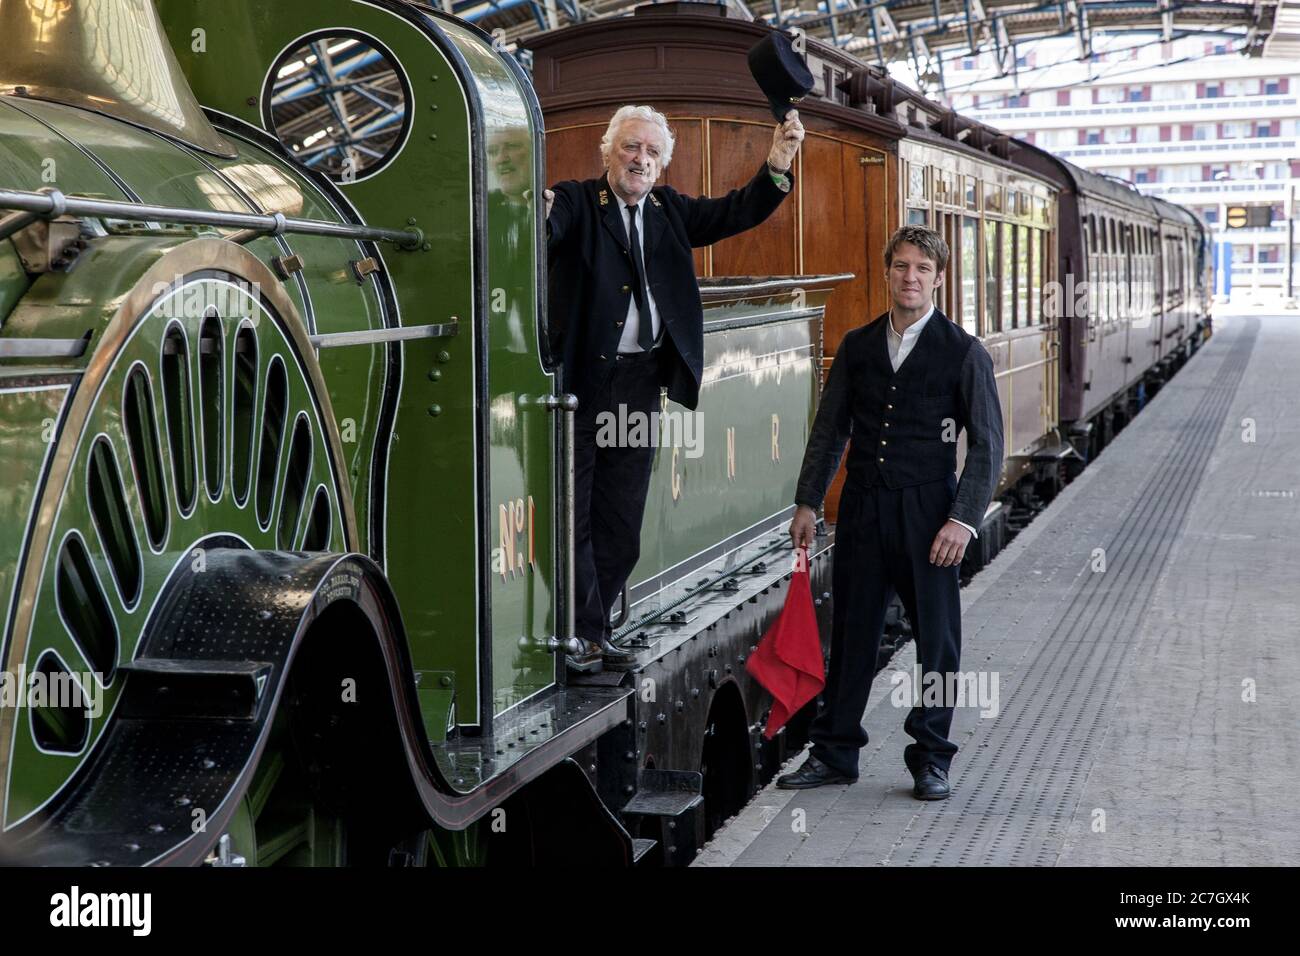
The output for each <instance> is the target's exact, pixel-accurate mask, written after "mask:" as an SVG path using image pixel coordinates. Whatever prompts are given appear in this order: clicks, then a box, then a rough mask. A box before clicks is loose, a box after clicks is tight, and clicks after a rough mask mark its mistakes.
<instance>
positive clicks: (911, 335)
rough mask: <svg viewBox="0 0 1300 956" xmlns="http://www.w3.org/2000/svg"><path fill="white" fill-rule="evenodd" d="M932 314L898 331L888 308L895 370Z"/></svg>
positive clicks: (931, 310) (889, 335) (890, 346)
mask: <svg viewBox="0 0 1300 956" xmlns="http://www.w3.org/2000/svg"><path fill="white" fill-rule="evenodd" d="M932 315H934V306H933V305H932V306H930V311H929V312H927V313H925V315H923V316H921V318H919V319H917V320H916V321H915V322H913V323H912V324H911V325H909V326H908V327H907V328H905V329H904V330H903V331H902V332H899V331H898V330H897V329H895V328H894V313H893V310H890V313H889V315H888V319H889V329H888V333H889V334H888V336H887V338H888V339H889V362H890V364H891V365H893V366H894V371H895V372H897V371H898V367H899V366H900V365H902V364H903V360H904V359H905V358H907V356H908V354H909V353H910V352H911V351H912V349H913V348H915V346H916V340H917V339H918V338H919V337H920V335H921V329H923V328H925V323H927V322H929V321H930V316H932ZM948 520H949V521H952V522H955V523H956V524H959V525H961V526H962V527H963V528H965V529H966V530H967V531H969V532H970V533H971V537H972V538H978V537H979V532H978V531H976V530H975V529H974V528H972V527H971V526H970V525H968V524H967V523H966V522H964V521H957V519H956V518H949V519H948Z"/></svg>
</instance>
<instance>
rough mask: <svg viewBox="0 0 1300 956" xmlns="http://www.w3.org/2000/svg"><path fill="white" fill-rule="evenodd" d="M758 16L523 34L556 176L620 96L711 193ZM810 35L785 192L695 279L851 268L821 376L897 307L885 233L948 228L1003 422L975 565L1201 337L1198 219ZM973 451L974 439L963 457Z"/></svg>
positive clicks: (740, 170)
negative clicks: (788, 192) (809, 79)
mask: <svg viewBox="0 0 1300 956" xmlns="http://www.w3.org/2000/svg"><path fill="white" fill-rule="evenodd" d="M768 29H769V28H768V27H767V26H765V25H764V24H762V23H755V22H751V21H748V20H744V19H740V18H737V17H735V16H734V15H733V14H732V13H731V12H730V11H728V10H727V9H726V8H725V7H723V6H720V5H719V6H713V5H709V4H692V3H665V4H653V5H644V6H641V7H638V8H636V10H635V13H634V15H633V16H631V17H623V18H617V19H607V20H598V21H593V22H590V23H586V24H580V25H577V26H573V27H568V28H566V29H563V30H557V31H552V32H550V33H546V34H543V35H541V36H539V37H537V38H535V39H534V40H533V41H531V43H530V46H531V50H532V53H533V81H534V84H535V86H536V88H537V91H538V96H539V99H540V101H541V104H542V108H543V112H544V114H545V116H546V122H547V128H548V131H549V136H548V141H547V151H548V169H549V171H550V176H551V178H552V179H553V180H556V179H563V178H585V177H588V176H593V175H597V174H598V173H599V159H598V157H597V155H596V151H595V148H594V143H595V142H596V141H597V140H598V138H599V134H600V132H601V131H602V130H603V127H604V124H605V122H606V121H607V120H608V117H609V115H610V113H611V112H612V111H613V109H614V108H615V107H617V106H618V105H620V104H622V103H625V102H638V103H639V102H648V103H651V104H653V105H655V106H656V107H657V108H659V109H661V110H662V111H664V112H665V113H666V115H667V116H668V118H669V120H670V122H671V123H672V126H673V128H674V130H675V132H676V134H677V137H678V140H677V145H676V149H675V152H674V160H673V163H672V166H671V167H670V168H669V169H668V170H666V171H665V178H666V180H667V181H668V182H670V183H671V184H672V185H673V186H674V187H676V188H678V189H680V190H682V191H684V192H687V193H705V194H714V193H716V192H717V191H719V190H724V189H727V188H730V187H731V186H732V185H734V184H736V183H737V182H739V181H743V180H744V179H745V178H747V177H748V176H749V175H752V169H753V168H754V167H756V166H757V164H758V163H759V162H760V161H761V160H762V156H763V150H764V149H765V140H766V136H767V135H768V130H769V129H770V124H771V114H770V111H769V107H768V105H767V102H766V100H765V99H764V97H763V96H762V95H761V94H760V93H759V91H758V89H757V87H756V86H755V85H754V83H753V80H752V78H751V76H750V74H749V69H748V63H747V58H746V54H747V52H748V50H749V48H750V47H752V46H753V45H754V44H755V43H756V42H757V41H758V40H759V39H760V38H761V37H762V36H763V35H764V33H765V32H766V31H767V30H768ZM804 48H805V49H804V52H805V55H806V58H807V62H808V66H809V69H810V71H811V73H812V75H813V78H814V81H815V85H814V88H813V89H812V91H811V92H810V93H809V94H808V96H807V97H806V98H804V99H803V100H802V101H801V102H799V103H798V104H796V105H797V107H798V109H799V115H800V118H801V120H802V122H803V124H804V126H805V128H806V130H807V136H806V139H805V142H804V146H803V148H802V149H801V150H800V153H799V156H798V157H797V159H796V167H795V173H796V183H797V186H796V188H797V195H795V196H793V197H792V200H793V201H792V202H788V203H786V205H785V206H784V207H783V208H782V209H781V211H780V212H779V213H778V214H777V215H775V216H773V217H771V219H769V220H768V221H767V222H765V223H764V224H763V225H761V226H760V227H758V228H757V229H755V230H752V231H751V232H750V233H747V234H745V235H744V236H743V237H737V238H736V239H731V240H728V241H727V242H723V243H718V244H717V245H715V246H713V247H711V248H710V249H708V250H707V251H703V252H698V253H697V265H698V267H699V270H700V272H701V274H703V275H710V274H714V273H717V272H728V271H752V270H763V269H769V268H770V269H773V270H775V271H796V272H803V271H812V272H828V273H831V272H851V273H853V274H854V275H855V277H856V278H855V280H854V281H853V282H851V283H847V284H845V286H843V287H842V288H841V289H840V290H839V291H837V292H836V293H835V295H834V296H833V297H832V299H831V301H830V302H829V304H828V305H827V311H826V321H825V324H824V326H823V335H822V339H823V346H824V349H823V352H824V355H823V366H822V371H823V375H824V373H825V372H826V371H827V370H828V369H829V365H830V361H831V360H832V359H833V358H834V354H835V350H836V347H837V346H838V344H839V341H840V339H841V338H842V337H843V335H844V333H845V332H847V331H848V330H849V329H852V328H854V327H857V326H859V325H862V324H863V323H864V322H867V321H870V320H871V319H872V318H874V317H875V316H876V315H878V314H880V313H881V312H883V311H885V309H886V308H887V306H888V296H887V290H886V287H885V282H884V265H883V262H881V260H880V256H881V252H882V250H883V249H884V246H885V243H886V241H887V240H888V237H889V235H890V234H891V233H892V232H893V231H894V230H895V229H896V228H897V227H898V226H899V225H900V224H903V223H920V224H924V225H928V226H930V227H932V228H934V229H936V230H938V231H939V232H940V233H941V234H942V235H943V236H944V237H945V239H946V240H947V242H948V245H949V248H950V249H951V250H952V258H951V262H950V264H949V268H948V273H947V277H946V281H945V283H944V285H943V287H942V288H941V292H940V295H939V298H938V300H937V302H936V304H937V305H939V307H940V308H941V309H942V310H943V311H944V312H945V313H946V314H947V315H948V317H949V318H950V319H952V320H953V321H956V322H960V323H961V324H962V325H963V327H964V328H965V329H966V330H967V331H969V332H971V333H972V334H974V335H977V336H978V337H979V338H980V339H981V341H982V342H983V344H984V346H985V348H987V349H988V351H989V353H990V356H991V357H992V359H993V362H994V369H995V374H996V376H997V381H998V391H999V397H1000V398H1001V401H1002V408H1003V415H1004V422H1003V425H1004V434H1005V435H1006V456H1007V457H1006V460H1005V462H1004V467H1003V472H1002V477H1001V481H1000V483H999V487H998V493H997V494H996V495H995V499H994V501H993V503H992V504H991V505H990V507H989V510H988V512H987V514H986V515H985V519H984V524H983V526H982V528H981V531H980V535H979V538H978V539H977V540H976V541H974V542H972V546H971V548H970V549H969V550H968V552H967V557H966V561H965V566H964V572H965V573H966V574H970V573H973V572H974V571H976V570H978V568H979V567H981V566H982V565H983V564H984V563H986V562H987V561H989V560H990V559H991V558H992V556H993V555H994V554H995V553H996V551H997V550H998V549H999V548H1000V547H1001V546H1002V545H1003V543H1004V542H1005V541H1006V540H1007V537H1008V532H1012V531H1014V530H1016V529H1018V528H1019V527H1021V526H1022V525H1023V523H1024V522H1025V521H1026V520H1028V518H1029V517H1030V516H1031V515H1032V513H1033V512H1034V510H1036V508H1037V507H1039V506H1041V503H1042V502H1043V501H1044V500H1047V499H1050V498H1051V497H1052V496H1053V495H1054V494H1055V493H1056V491H1057V490H1058V489H1059V488H1060V487H1061V485H1062V483H1063V482H1065V481H1068V480H1069V478H1070V477H1071V476H1072V475H1073V473H1074V472H1075V471H1076V470H1077V468H1078V467H1080V466H1081V465H1082V464H1083V462H1084V461H1085V460H1086V458H1087V457H1089V456H1090V455H1093V454H1096V452H1097V451H1099V450H1100V448H1101V447H1102V446H1103V445H1104V444H1105V442H1106V441H1108V440H1109V438H1110V436H1111V435H1113V433H1114V431H1115V430H1116V429H1117V428H1119V427H1122V426H1123V423H1124V422H1125V421H1127V419H1128V417H1129V416H1131V415H1132V414H1133V413H1134V411H1136V409H1137V408H1139V407H1140V405H1141V403H1142V402H1143V401H1145V399H1146V397H1147V396H1148V395H1150V394H1152V393H1153V392H1154V390H1155V389H1157V388H1158V387H1159V383H1160V382H1161V381H1163V380H1164V379H1165V378H1166V377H1167V376H1168V375H1169V374H1171V373H1172V372H1173V371H1174V370H1175V369H1176V367H1177V365H1178V364H1179V363H1180V362H1181V361H1182V360H1184V359H1185V358H1186V356H1187V355H1189V354H1190V352H1191V350H1192V349H1193V348H1194V347H1195V345H1196V343H1197V342H1198V341H1199V340H1200V339H1201V338H1202V337H1203V335H1204V333H1205V331H1206V329H1207V328H1208V311H1207V299H1206V296H1205V288H1206V283H1205V275H1204V273H1205V268H1204V264H1205V258H1204V249H1203V241H1204V240H1203V230H1202V229H1201V227H1200V226H1199V224H1198V223H1197V221H1196V220H1195V218H1194V217H1192V216H1191V215H1190V214H1189V213H1187V212H1186V211H1185V210H1182V209H1180V208H1179V207H1177V206H1173V205H1171V204H1169V203H1165V202H1162V201H1159V200H1153V199H1148V198H1145V197H1142V196H1140V195H1139V194H1138V193H1137V192H1136V190H1134V189H1133V188H1132V187H1131V186H1127V185H1124V184H1121V183H1118V182H1116V181H1113V180H1110V179H1107V178H1106V177H1103V176H1099V175H1096V174H1092V173H1088V172H1085V171H1083V170H1080V169H1078V168H1077V167H1073V166H1071V165H1070V164H1068V163H1065V162H1063V161H1061V160H1058V159H1056V158H1054V157H1052V156H1050V155H1049V154H1047V153H1044V152H1042V151H1041V150H1038V149H1036V148H1034V147H1033V146H1031V145H1029V144H1026V143H1021V142H1019V141H1016V140H1013V139H1011V138H1010V137H1009V136H1007V135H1005V134H1002V133H1000V132H999V131H997V130H995V129H992V128H990V127H988V126H985V125H983V124H981V123H979V122H976V121H973V120H971V119H969V118H966V117H963V116H961V115H960V114H958V113H956V112H954V111H952V110H949V109H947V108H946V107H943V106H942V105H940V104H938V103H935V102H933V101H930V100H928V99H926V98H925V97H923V96H922V95H920V94H919V93H917V92H916V91H914V90H910V89H908V88H907V87H905V86H904V85H902V84H901V83H898V82H896V81H895V80H894V79H893V78H891V77H890V76H889V75H888V73H886V72H885V71H883V70H881V69H879V68H877V67H875V66H872V65H869V64H863V63H862V62H861V61H859V60H857V59H855V58H853V57H851V56H849V55H847V54H845V53H843V52H842V51H840V50H838V49H836V48H835V47H833V46H831V45H829V44H826V43H824V42H821V41H819V40H816V39H814V38H812V37H804ZM787 207H788V208H787ZM1089 224H1092V225H1089ZM1085 227H1087V228H1090V229H1092V230H1093V231H1091V232H1089V231H1087V229H1086V228H1085ZM1085 241H1087V242H1089V243H1090V244H1089V245H1088V246H1087V247H1086V249H1085V247H1084V246H1083V245H1082V244H1083V243H1084V242H1085ZM1143 282H1145V283H1146V284H1145V286H1142V283H1143ZM1089 287H1090V288H1091V289H1092V292H1091V295H1090V296H1088V297H1083V298H1080V297H1079V295H1078V293H1077V290H1079V289H1081V288H1089ZM1140 287H1141V292H1142V293H1143V294H1142V295H1141V297H1140V296H1139V289H1140ZM1076 300H1077V301H1078V303H1079V305H1080V307H1081V309H1082V313H1081V314H1080V315H1077V316H1076V315H1075V311H1074V306H1075V303H1076ZM1067 303H1068V305H1069V308H1067V307H1066V306H1067ZM1135 304H1137V305H1140V306H1141V308H1142V309H1144V310H1145V312H1143V313H1142V315H1143V316H1144V317H1139V318H1135V317H1134V315H1133V312H1134V309H1133V306H1134V305H1135ZM1148 324H1150V325H1152V328H1146V327H1145V326H1146V325H1148ZM1139 327H1141V329H1140V330H1139ZM1120 333H1122V334H1120ZM1085 339H1086V340H1087V342H1086V345H1085V343H1084V340H1085ZM1156 339H1159V341H1158V342H1156V341H1155V340H1156ZM1094 426H1096V427H1094ZM963 452H964V438H963V449H962V450H961V451H959V459H958V461H959V464H960V461H961V460H962V457H963ZM839 480H842V474H841V479H837V484H836V485H835V486H833V487H832V491H831V494H829V495H828V496H827V502H826V509H825V513H826V517H827V519H828V520H830V521H833V520H834V516H835V512H836V505H837V501H838V494H837V492H838V481H839Z"/></svg>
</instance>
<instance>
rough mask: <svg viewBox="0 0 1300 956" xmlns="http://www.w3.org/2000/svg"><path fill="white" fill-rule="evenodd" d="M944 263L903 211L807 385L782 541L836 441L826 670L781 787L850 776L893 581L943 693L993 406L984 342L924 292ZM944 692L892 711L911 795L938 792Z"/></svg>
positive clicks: (991, 477) (954, 655)
mask: <svg viewBox="0 0 1300 956" xmlns="http://www.w3.org/2000/svg"><path fill="white" fill-rule="evenodd" d="M947 264H948V246H947V243H945V242H944V240H943V238H942V237H941V236H940V235H939V234H938V233H937V232H934V231H933V230H931V229H926V228H925V227H923V226H904V227H903V228H901V229H899V230H898V231H897V232H896V233H894V235H893V237H892V238H891V239H890V240H889V244H888V245H887V246H886V247H885V275H886V280H887V281H888V284H889V292H890V296H891V297H892V299H893V307H892V308H891V309H890V311H889V312H886V313H885V314H884V315H882V316H879V317H878V318H877V319H876V320H875V321H873V322H870V323H868V324H867V325H864V326H861V327H859V328H856V329H853V330H852V331H851V332H849V333H848V334H847V335H845V336H844V340H843V341H842V342H841V344H840V347H839V350H838V351H837V352H836V353H835V360H834V362H833V363H832V364H831V370H830V374H829V376H828V377H827V381H826V387H825V389H824V390H823V392H822V397H821V404H820V406H819V407H818V410H817V417H816V419H815V421H814V424H813V429H812V434H811V435H810V436H809V439H808V447H807V449H806V451H805V452H804V458H803V467H802V470H801V471H800V475H799V484H798V488H797V490H796V493H795V503H796V505H797V506H798V507H797V509H796V511H795V517H794V521H793V522H792V523H791V525H790V537H791V539H792V541H793V544H794V546H795V547H796V548H799V547H806V546H808V545H811V543H812V539H813V532H814V528H815V526H816V523H817V509H818V508H820V507H821V504H822V499H823V498H824V497H825V494H826V490H827V488H828V487H829V486H830V483H831V479H832V478H833V477H834V476H835V472H836V470H837V469H838V468H839V464H840V457H841V455H842V453H843V451H844V446H845V444H846V443H848V444H849V454H848V463H847V472H848V476H847V480H846V481H845V484H844V491H843V493H842V495H841V497H840V505H839V517H838V522H837V524H836V526H835V553H834V565H833V569H832V585H831V586H832V597H833V608H834V610H833V615H832V621H833V623H832V630H831V657H830V671H829V674H828V675H827V680H826V688H825V691H824V694H823V697H824V700H825V703H826V706H825V709H824V710H823V711H822V712H821V713H820V714H819V715H818V717H817V719H816V720H815V721H814V722H813V725H812V730H811V737H812V743H813V746H812V753H811V754H810V755H809V757H808V759H807V760H806V761H805V762H804V764H803V766H802V767H800V768H799V769H798V770H797V771H795V772H794V773H789V774H785V775H784V776H782V777H780V778H779V779H778V780H777V786H778V787H781V788H783V789H804V788H808V787H819V786H823V785H825V784H836V783H853V782H854V781H855V780H857V777H858V752H859V750H861V748H862V747H864V746H866V743H867V733H866V731H865V729H863V727H862V716H863V713H864V712H865V710H866V705H867V695H868V693H869V691H870V689H871V681H872V678H873V677H874V676H875V672H876V657H877V654H878V651H879V648H880V638H881V633H882V631H883V629H884V622H885V611H886V608H887V607H888V606H889V603H890V600H891V599H892V597H893V595H894V594H895V593H897V594H898V595H899V597H900V598H901V599H902V602H903V607H904V609H905V610H906V611H907V616H908V620H909V621H911V623H912V632H913V634H914V635H915V638H916V645H917V656H918V658H919V661H920V664H921V668H922V670H923V671H924V672H925V674H926V675H937V678H938V679H941V681H942V683H941V686H942V687H943V688H944V691H945V695H947V694H948V693H949V689H950V688H951V687H952V686H953V685H952V681H953V678H954V677H955V675H956V674H957V673H958V671H959V670H960V667H961V597H960V594H959V581H958V570H959V568H960V566H961V560H962V557H963V556H964V555H965V553H966V546H967V544H968V543H969V542H970V540H971V538H972V536H975V535H977V534H978V528H979V526H980V522H981V520H982V519H983V517H984V512H985V509H986V508H987V507H988V504H989V499H990V498H991V497H992V495H993V492H994V491H995V490H996V489H997V484H998V480H999V478H1000V477H1001V473H1002V408H1001V405H1000V404H999V401H998V392H997V383H996V381H995V380H994V376H993V362H992V360H991V359H990V358H989V354H988V352H987V351H985V349H984V347H983V345H981V344H980V341H979V340H978V339H977V338H975V337H974V336H972V335H970V334H969V333H967V332H966V331H965V330H964V329H962V328H961V326H959V325H957V324H955V323H953V322H951V321H950V320H949V319H948V317H947V316H945V315H944V314H943V313H942V312H940V311H939V310H938V309H936V308H935V306H934V293H935V290H936V289H937V288H938V287H939V286H940V284H941V283H942V282H943V278H944V270H945V268H946V267H947ZM963 428H964V429H965V430H966V443H967V448H966V462H965V466H964V468H963V469H962V475H961V481H960V482H959V481H958V480H957V476H956V469H957V438H958V434H959V432H960V431H961V429H963ZM850 439H851V441H850ZM931 679H934V678H930V677H928V676H927V680H931ZM943 703H944V704H947V705H949V706H938V707H926V706H917V707H914V708H912V710H911V711H910V713H909V714H908V716H907V719H906V721H905V723H904V725H903V728H904V730H906V731H907V733H908V734H909V735H910V736H911V737H913V738H914V740H915V742H914V743H911V744H909V745H908V746H907V747H906V748H905V750H904V752H903V759H904V761H905V762H906V764H907V767H908V769H909V770H910V771H911V772H912V775H913V778H914V780H915V787H914V789H913V794H914V795H915V796H916V797H917V798H919V799H922V800H942V799H944V798H946V797H947V796H948V795H949V793H950V788H949V784H948V768H949V765H950V763H951V762H952V757H953V754H955V753H956V752H957V745H956V744H954V743H953V742H952V741H950V740H949V739H948V731H949V728H950V727H951V725H952V717H953V707H952V706H951V705H952V704H953V703H954V702H953V701H952V700H951V699H945V700H944V701H943Z"/></svg>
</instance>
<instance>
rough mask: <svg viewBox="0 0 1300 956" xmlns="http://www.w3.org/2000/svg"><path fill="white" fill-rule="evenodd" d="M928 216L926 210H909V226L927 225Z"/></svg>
mask: <svg viewBox="0 0 1300 956" xmlns="http://www.w3.org/2000/svg"><path fill="white" fill-rule="evenodd" d="M928 218H929V217H928V216H927V214H926V211H925V210H924V209H909V210H908V211H907V224H908V225H909V226H924V225H927V224H928V222H927V220H928Z"/></svg>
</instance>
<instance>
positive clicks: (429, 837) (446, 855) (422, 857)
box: [389, 820, 488, 868]
mask: <svg viewBox="0 0 1300 956" xmlns="http://www.w3.org/2000/svg"><path fill="white" fill-rule="evenodd" d="M485 826H486V822H485V821H484V820H477V821H475V822H474V823H472V824H471V825H470V826H468V827H466V828H465V829H464V830H443V829H436V830H425V831H424V832H422V833H419V834H416V835H415V836H413V837H412V838H411V839H410V840H407V841H406V842H405V843H403V844H402V845H401V846H399V847H397V848H395V849H394V850H393V852H392V854H391V855H390V858H389V862H390V864H391V865H393V866H427V867H448V868H449V867H482V866H487V864H488V835H487V832H486V831H485V830H484V827H485Z"/></svg>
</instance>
